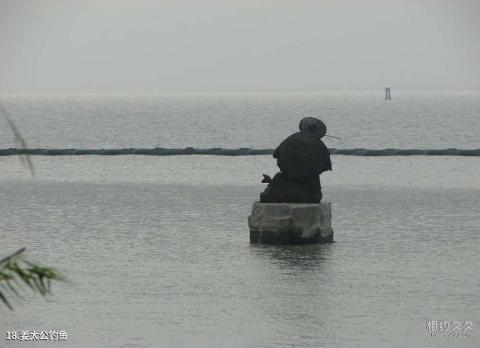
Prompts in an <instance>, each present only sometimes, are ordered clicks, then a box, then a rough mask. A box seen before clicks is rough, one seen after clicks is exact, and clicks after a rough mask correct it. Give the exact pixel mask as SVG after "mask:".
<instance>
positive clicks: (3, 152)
mask: <svg viewBox="0 0 480 348" xmlns="http://www.w3.org/2000/svg"><path fill="white" fill-rule="evenodd" d="M329 150H330V153H331V154H332V155H349V156H480V149H452V148H450V149H426V150H425V149H378V150H376V149H363V148H356V149H335V148H331V149H329ZM273 151H274V150H273V149H250V148H239V149H223V148H209V149H196V148H193V147H187V148H184V149H171V148H152V149H148V148H144V149H142V148H128V149H16V148H10V149H0V156H18V155H31V156H85V155H98V156H118V155H149V156H177V155H214V156H255V155H271V154H273Z"/></svg>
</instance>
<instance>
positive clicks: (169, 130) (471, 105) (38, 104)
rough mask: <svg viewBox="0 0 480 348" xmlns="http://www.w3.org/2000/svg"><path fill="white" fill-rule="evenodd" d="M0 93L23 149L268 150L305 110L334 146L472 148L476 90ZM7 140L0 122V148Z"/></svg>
mask: <svg viewBox="0 0 480 348" xmlns="http://www.w3.org/2000/svg"><path fill="white" fill-rule="evenodd" d="M382 93H383V92H382V91H380V92H378V93H373V92H363V93H303V94H300V93H298V94H285V93H284V94H281V93H277V94H240V95H239V94H220V95H218V94H217V95H215V94H191V95H123V96H121V95H117V96H108V95H104V96H101V95H96V96H95V95H93V96H88V95H86V96H57V97H49V96H30V97H13V96H10V97H1V98H0V102H1V103H2V105H3V107H4V108H5V109H6V110H7V111H8V112H9V113H10V115H11V118H12V119H13V120H14V121H15V122H16V124H17V126H18V127H19V128H20V129H21V130H23V132H24V134H25V137H26V138H27V139H28V143H29V146H30V147H51V148H103V147H106V148H109V147H155V146H158V147H187V146H193V147H257V148H258V147H260V148H261V147H267V148H272V147H276V146H277V145H278V144H279V143H280V141H282V140H283V139H284V138H285V135H286V134H290V133H291V132H292V131H294V130H296V129H297V127H298V122H299V120H300V119H301V118H302V117H304V116H309V115H314V116H317V117H319V118H321V119H322V120H324V121H325V123H326V124H327V126H328V132H329V133H330V134H332V135H336V136H338V137H341V138H342V139H343V140H344V143H340V142H338V141H335V140H332V139H327V143H328V145H329V146H331V147H339V148H354V147H365V148H448V147H457V148H480V137H479V132H480V131H479V130H480V117H479V115H480V92H471V93H446V92H445V93H426V92H421V93H414V92H409V93H406V92H404V93H400V92H398V93H395V94H394V95H393V100H391V101H389V102H385V101H384V100H383V94H382ZM14 146H15V143H14V141H13V138H12V136H11V134H10V133H9V132H8V131H7V129H6V127H5V124H4V122H3V121H0V148H6V147H14Z"/></svg>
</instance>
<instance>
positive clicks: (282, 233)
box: [248, 202, 333, 244]
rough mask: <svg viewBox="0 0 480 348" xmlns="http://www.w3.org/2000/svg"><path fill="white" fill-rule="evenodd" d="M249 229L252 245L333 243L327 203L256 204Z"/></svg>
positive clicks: (249, 220) (249, 219) (329, 209)
mask: <svg viewBox="0 0 480 348" xmlns="http://www.w3.org/2000/svg"><path fill="white" fill-rule="evenodd" d="M248 226H249V227H250V242H251V243H254V244H255V243H264V244H305V243H329V242H333V230H332V208H331V204H330V203H260V202H255V203H254V204H253V207H252V214H251V215H250V216H249V217H248Z"/></svg>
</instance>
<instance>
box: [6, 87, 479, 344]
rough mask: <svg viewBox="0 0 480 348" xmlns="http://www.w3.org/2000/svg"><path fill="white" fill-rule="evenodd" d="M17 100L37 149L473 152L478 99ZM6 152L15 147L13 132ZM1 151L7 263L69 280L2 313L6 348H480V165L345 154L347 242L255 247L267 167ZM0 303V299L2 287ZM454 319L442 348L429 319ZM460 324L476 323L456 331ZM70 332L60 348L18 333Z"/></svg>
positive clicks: (339, 199)
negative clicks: (297, 137)
mask: <svg viewBox="0 0 480 348" xmlns="http://www.w3.org/2000/svg"><path fill="white" fill-rule="evenodd" d="M392 96H393V98H394V99H393V100H392V101H391V102H385V101H384V100H383V99H382V95H381V93H380V94H378V93H377V94H374V93H310V94H300V93H297V94H286V93H285V94H268V95H267V94H265V95H256V94H238V95H234V94H222V95H212V94H209V95H135V96H133V95H130V96H119V95H116V96H106V95H104V96H85V95H84V96H54V97H51V96H7V97H5V96H4V97H1V98H0V103H1V104H2V106H3V108H4V109H5V110H6V111H7V113H8V114H9V117H10V118H11V119H12V120H14V122H15V124H16V125H17V127H18V128H19V129H20V130H21V132H22V134H23V135H24V137H25V138H26V140H27V142H28V145H29V147H49V148H102V147H155V146H159V147H186V146H194V147H227V148H235V147H256V148H261V147H268V148H272V147H275V146H276V145H277V144H278V143H279V142H280V141H281V140H282V139H283V138H285V137H286V136H288V135H289V134H290V133H292V132H294V131H295V130H296V127H297V126H298V121H299V120H300V118H301V117H303V116H307V115H313V116H317V117H320V118H322V119H323V120H325V122H326V123H327V126H328V132H329V133H330V134H332V135H335V136H339V137H341V138H342V139H343V143H340V142H338V141H336V140H334V139H326V140H325V141H326V143H327V145H328V146H329V147H337V148H351V147H365V148H395V147H396V148H448V147H457V148H480V94H478V93H473V92H472V93H460V92H456V93H418V94H416V93H398V94H393V95H392ZM0 135H1V136H0V148H5V147H15V146H16V144H15V142H14V139H13V137H12V135H11V134H10V133H9V130H8V128H6V124H4V122H3V121H0ZM31 159H32V161H33V163H34V168H35V177H34V178H32V177H31V175H30V173H29V171H28V168H27V167H25V165H23V164H22V163H21V161H20V159H19V158H18V157H16V156H9V157H0V241H1V251H0V258H1V257H3V256H6V255H8V254H9V253H12V252H14V251H16V250H18V249H19V248H21V247H26V248H27V256H28V258H29V259H30V260H33V261H37V262H40V263H42V264H45V265H49V266H55V267H57V268H58V269H59V270H60V271H61V272H62V273H63V274H64V275H65V276H66V277H67V278H68V280H69V282H68V283H59V284H56V283H54V284H53V295H52V296H49V297H47V298H46V299H44V298H42V297H41V296H39V295H34V294H32V293H31V292H29V291H28V289H24V290H23V294H24V297H25V298H24V299H23V300H20V299H15V298H14V297H12V296H11V294H10V298H11V300H12V302H13V305H14V307H15V310H14V311H10V310H8V309H7V308H6V307H5V306H3V305H0V335H1V336H0V347H20V346H22V347H23V346H28V347H46V346H58V347H75V348H83V347H86V348H87V347H88V348H89V347H93V348H97V347H98V348H103V347H105V348H117V347H125V348H127V347H129V348H130V347H139V348H140V347H142V348H147V347H148V348H154V347H174V348H176V347H252V348H253V347H255V348H256V347H259V348H263V347H266V348H270V347H271V348H273V347H275V348H276V347H326V348H329V347H365V348H367V347H372V348H377V347H378V348H384V347H419V348H430V347H431V348H437V347H466V348H474V347H479V346H480V332H479V330H480V298H479V294H480V272H479V271H478V268H479V267H478V265H479V264H480V174H479V173H480V158H478V157H455V156H449V157H443V156H439V157H429V156H411V157H355V156H332V162H333V171H332V172H328V173H325V174H322V177H321V180H322V186H323V192H324V201H328V202H331V203H332V213H333V221H332V224H333V229H334V240H335V243H332V244H324V245H306V246H262V245H250V244H249V231H248V226H247V217H248V215H249V213H250V211H251V205H252V203H253V202H254V201H255V200H257V199H258V195H259V193H260V192H261V191H262V190H263V189H264V187H265V186H264V184H261V183H260V180H261V174H262V173H267V174H274V173H275V172H276V170H277V168H276V165H275V161H274V160H273V158H272V157H271V156H247V157H220V156H171V157H155V156H112V157H108V156H64V157H47V156H33V157H32V158H31ZM2 290H3V289H2ZM442 320H443V321H449V322H453V321H458V322H461V329H462V331H461V332H460V334H459V335H458V337H455V336H456V335H450V336H449V337H444V335H443V334H444V332H440V331H439V330H437V331H429V328H428V322H429V321H430V323H431V322H432V321H433V322H437V323H438V322H440V321H442ZM465 322H472V328H473V330H466V331H463V329H464V328H465ZM22 330H28V331H30V332H32V331H33V330H35V331H37V332H38V331H44V330H46V331H49V330H56V331H60V330H64V331H66V332H67V334H68V340H67V341H65V342H57V343H56V344H53V343H52V344H48V343H36V342H23V343H20V342H13V341H8V340H6V332H7V331H22Z"/></svg>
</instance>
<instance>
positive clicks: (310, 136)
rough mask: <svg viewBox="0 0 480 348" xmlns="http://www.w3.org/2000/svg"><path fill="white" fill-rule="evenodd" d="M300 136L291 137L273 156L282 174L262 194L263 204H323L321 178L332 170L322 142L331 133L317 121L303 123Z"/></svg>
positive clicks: (269, 183) (328, 153)
mask: <svg viewBox="0 0 480 348" xmlns="http://www.w3.org/2000/svg"><path fill="white" fill-rule="evenodd" d="M299 128H300V132H297V133H294V134H292V135H290V136H289V137H288V138H287V139H285V140H284V141H283V142H282V143H281V144H280V145H279V146H278V147H277V149H276V150H275V152H274V153H273V157H274V158H276V159H277V165H278V167H279V168H280V172H279V173H277V174H276V175H275V176H274V177H273V179H272V178H270V177H269V176H268V175H265V174H264V179H263V181H262V182H266V183H268V186H267V188H266V189H265V191H264V192H262V193H261V194H260V202H262V203H282V202H286V203H320V200H321V199H322V191H321V186H320V178H319V175H320V174H321V173H322V172H324V171H326V170H332V163H331V161H330V152H329V151H328V149H327V147H326V146H325V144H324V143H323V142H322V141H321V140H320V139H321V138H322V137H323V136H324V135H325V133H326V132H327V127H326V126H325V124H324V123H323V122H322V121H320V120H319V119H316V118H314V117H307V118H304V119H303V120H301V121H300V126H299Z"/></svg>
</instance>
